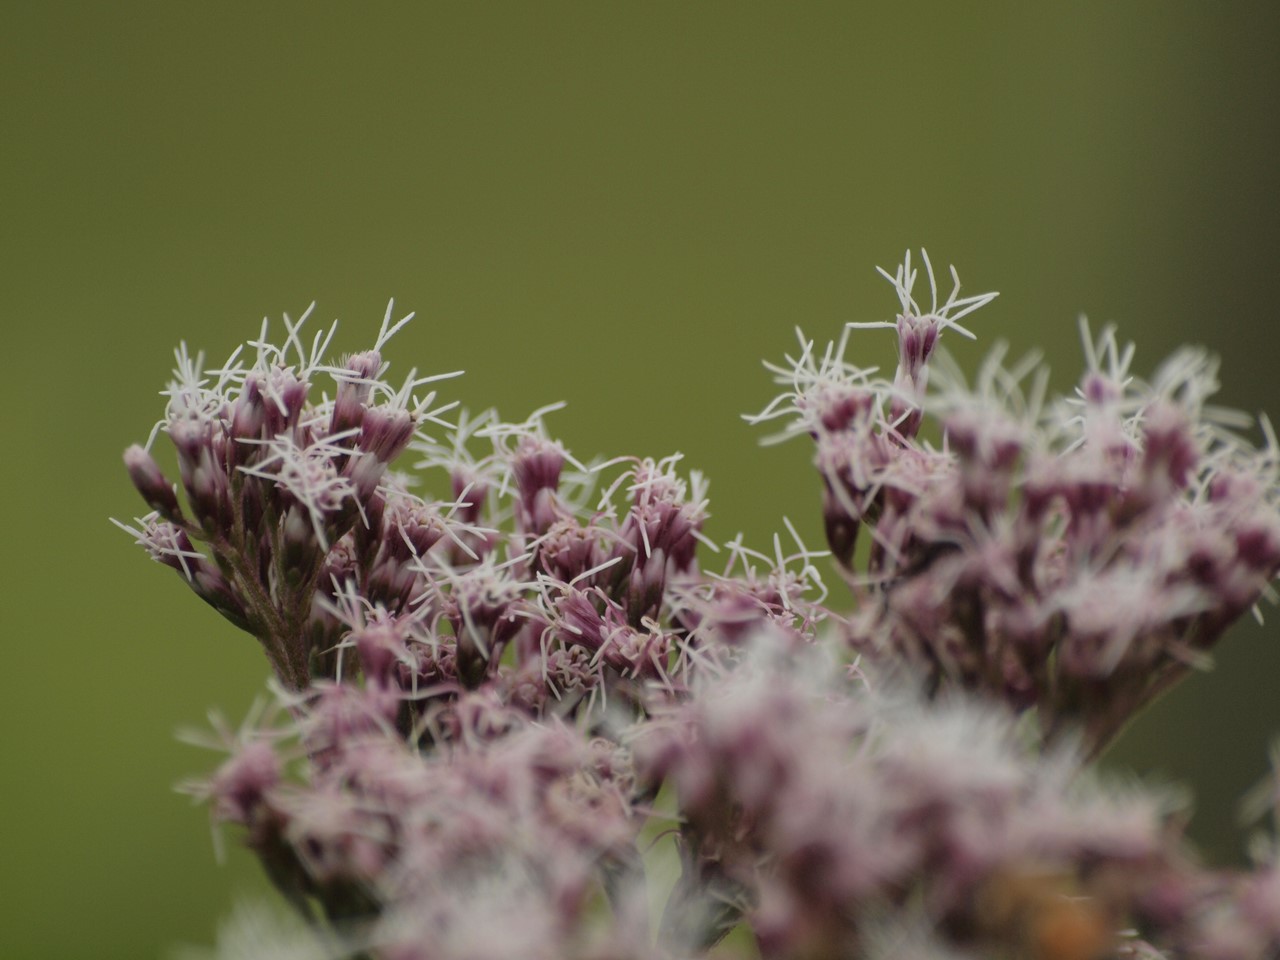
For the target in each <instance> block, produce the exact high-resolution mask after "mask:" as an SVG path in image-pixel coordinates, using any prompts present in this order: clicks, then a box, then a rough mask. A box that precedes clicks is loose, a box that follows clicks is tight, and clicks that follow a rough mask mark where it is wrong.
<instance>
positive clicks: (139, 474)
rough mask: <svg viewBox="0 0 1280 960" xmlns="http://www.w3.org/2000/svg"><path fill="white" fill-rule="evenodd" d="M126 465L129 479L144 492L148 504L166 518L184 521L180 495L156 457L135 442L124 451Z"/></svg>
mask: <svg viewBox="0 0 1280 960" xmlns="http://www.w3.org/2000/svg"><path fill="white" fill-rule="evenodd" d="M124 465H125V468H126V469H127V470H128V471H129V479H130V480H132V481H133V485H134V486H135V487H137V489H138V492H139V493H140V494H142V499H143V500H145V501H146V502H147V506H149V507H151V509H153V510H155V511H157V512H158V513H159V514H160V515H161V516H162V517H164V518H165V519H166V520H171V521H173V522H174V523H182V522H183V520H182V508H181V507H180V506H179V505H178V495H177V493H175V492H174V487H173V484H172V483H171V482H170V481H169V480H168V479H166V478H165V475H164V473H163V472H162V471H161V470H160V466H159V465H158V464H157V463H156V462H155V459H154V458H153V457H152V456H151V454H150V453H148V452H147V451H146V450H144V449H143V448H142V447H140V446H139V445H138V444H136V443H135V444H134V445H133V446H131V447H129V449H128V450H126V451H125V452H124Z"/></svg>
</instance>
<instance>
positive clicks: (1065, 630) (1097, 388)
mask: <svg viewBox="0 0 1280 960" xmlns="http://www.w3.org/2000/svg"><path fill="white" fill-rule="evenodd" d="M925 266H926V268H927V269H928V275H929V283H930V287H931V288H932V306H931V309H930V310H929V311H928V312H923V311H922V310H921V308H920V307H919V306H918V305H917V304H916V301H915V300H914V299H913V290H914V284H915V280H916V275H917V274H916V271H914V270H913V269H912V267H911V258H910V255H909V254H908V256H907V258H906V260H905V262H904V263H903V265H902V267H901V268H900V269H899V270H898V272H897V274H896V275H895V276H889V275H888V274H887V273H886V274H885V276H886V277H888V278H889V279H890V280H891V281H892V282H893V284H894V286H895V288H896V289H897V292H898V296H899V298H900V300H901V302H902V304H903V311H904V312H903V313H902V314H901V315H900V316H899V317H898V319H897V323H896V327H897V332H898V339H899V365H898V370H897V373H896V375H895V378H894V380H893V381H892V382H889V381H886V380H883V379H880V378H877V377H876V375H875V371H874V370H873V369H864V368H860V367H857V366H855V365H853V364H851V363H849V362H848V361H846V360H845V359H844V354H845V350H846V346H847V343H848V336H847V332H846V336H845V337H843V338H841V339H840V340H839V341H838V342H836V343H834V344H830V345H828V346H827V347H826V349H825V350H824V351H823V352H822V353H821V355H819V354H818V352H817V350H816V348H815V346H814V344H813V342H811V341H807V340H804V339H803V337H802V338H801V349H800V351H799V354H798V356H796V357H794V358H789V361H788V364H787V365H786V366H785V367H772V368H771V369H773V370H774V371H775V373H776V374H777V379H778V380H779V381H780V382H781V383H783V384H785V385H786V386H787V387H788V388H789V389H788V390H787V392H786V393H784V394H783V395H782V396H780V397H779V398H778V399H777V400H775V401H774V402H773V403H772V404H770V406H769V407H767V408H766V409H765V410H764V411H763V412H762V413H761V414H759V415H757V416H755V417H751V418H749V419H751V420H753V421H756V422H759V421H764V420H769V419H773V418H777V417H785V418H786V419H787V426H786V428H785V431H784V433H783V434H782V436H789V435H792V434H801V433H807V434H808V435H809V436H811V437H812V438H813V441H814V443H815V445H816V456H815V462H816V465H817V467H818V469H819V471H820V472H821V474H822V478H823V480H824V486H825V499H824V519H825V523H826V530H827V538H828V541H829V543H830V545H831V549H832V552H833V553H834V554H835V556H836V558H837V559H838V560H839V561H840V562H841V564H842V565H843V567H844V569H845V571H846V572H847V574H848V579H849V581H850V583H851V584H852V585H853V586H854V589H855V592H856V593H857V595H858V597H859V601H860V602H859V607H858V616H857V617H856V618H855V623H854V625H853V627H852V630H851V632H852V637H853V641H854V643H855V645H856V646H857V647H858V648H859V649H860V650H863V651H865V652H867V653H868V654H869V655H871V656H874V657H881V656H887V657H890V658H893V659H898V660H905V661H909V662H911V663H914V664H915V665H916V666H917V667H918V668H919V669H920V671H921V673H922V675H923V677H924V682H925V683H926V684H927V685H928V686H929V688H930V689H937V688H940V687H944V686H957V687H961V688H964V689H967V690H973V691H977V692H980V693H982V694H984V695H987V696H993V697H996V698H998V699H1001V700H1003V701H1005V702H1006V703H1008V704H1009V705H1010V706H1011V707H1013V708H1014V709H1015V710H1028V709H1034V710H1035V712H1036V714H1037V716H1038V719H1039V722H1040V725H1041V728H1042V730H1043V732H1044V735H1045V737H1046V739H1049V740H1052V739H1054V738H1055V737H1057V736H1059V735H1061V734H1063V733H1065V732H1068V731H1075V730H1077V729H1078V728H1081V727H1082V728H1083V730H1084V735H1085V737H1086V739H1087V741H1088V743H1089V747H1090V749H1091V750H1094V751H1097V750H1100V749H1101V748H1102V747H1104V746H1105V745H1106V744H1107V743H1108V742H1109V741H1110V740H1111V738H1112V737H1114V735H1115V734H1116V733H1117V732H1118V730H1119V729H1120V727H1121V726H1122V724H1123V723H1124V722H1125V720H1126V719H1127V718H1129V717H1131V716H1133V715H1134V713H1135V712H1136V711H1138V710H1139V709H1140V708H1141V707H1142V706H1143V705H1145V704H1146V703H1148V702H1150V700H1151V699H1153V698H1154V697H1156V696H1158V695H1159V694H1160V693H1161V692H1163V691H1164V690H1166V689H1168V687H1169V686H1170V685H1171V684H1172V683H1174V682H1176V681H1177V680H1180V679H1181V678H1182V677H1183V676H1185V675H1186V673H1187V672H1188V671H1189V670H1190V669H1192V668H1194V667H1196V666H1197V665H1203V664H1204V663H1205V662H1206V661H1207V656H1208V653H1209V651H1210V650H1211V649H1212V648H1213V646H1214V645H1215V644H1216V643H1217V642H1218V640H1219V639H1220V638H1221V637H1222V634H1223V632H1224V630H1225V629H1226V628H1227V627H1228V626H1229V625H1230V624H1231V623H1232V622H1233V621H1235V620H1236V619H1237V618H1238V617H1239V616H1240V615H1241V613H1243V612H1245V611H1247V610H1249V609H1250V608H1251V607H1253V606H1254V605H1255V604H1256V603H1257V602H1258V601H1259V599H1260V598H1262V597H1263V595H1264V594H1265V593H1266V592H1267V589H1268V584H1269V582H1270V581H1271V580H1272V578H1273V577H1274V576H1275V575H1276V572H1277V571H1278V570H1280V499H1278V494H1280V486H1278V485H1277V479H1278V478H1280V473H1278V469H1280V448H1278V447H1277V444H1276V440H1275V436H1274V434H1273V433H1272V432H1271V429H1270V425H1269V424H1268V422H1267V421H1266V420H1265V419H1264V420H1263V421H1262V428H1263V431H1264V437H1265V441H1266V443H1265V445H1264V446H1263V447H1262V448H1261V449H1255V448H1254V447H1252V446H1250V445H1249V444H1248V443H1247V442H1246V441H1245V440H1243V439H1242V438H1241V437H1239V436H1238V435H1237V434H1236V433H1234V432H1232V428H1238V427H1241V426H1247V425H1248V419H1247V418H1242V417H1241V416H1240V415H1239V414H1237V413H1235V412H1234V411H1228V410H1223V409H1220V408H1216V407H1213V406H1211V405H1209V403H1208V400H1209V398H1210V397H1211V396H1212V394H1213V393H1214V392H1215V391H1216V390H1217V388H1218V383H1217V364H1216V362H1215V361H1214V359H1213V358H1212V357H1210V356H1208V355H1207V354H1205V353H1204V352H1203V351H1200V350H1193V349H1186V350H1183V351H1181V352H1179V353H1178V354H1176V355H1174V356H1173V357H1172V358H1170V359H1169V360H1168V361H1167V362H1165V363H1164V364H1163V365H1162V366H1161V367H1160V368H1159V369H1158V370H1157V372H1156V374H1155V376H1154V377H1153V378H1152V380H1151V381H1150V382H1143V381H1141V380H1139V379H1138V378H1137V377H1135V376H1133V375H1132V374H1131V373H1130V366H1131V363H1132V359H1133V347H1132V345H1129V346H1125V347H1121V345H1120V343H1119V341H1118V340H1117V339H1116V334H1115V331H1114V330H1113V329H1111V328H1108V329H1106V330H1104V331H1103V333H1102V334H1101V336H1100V337H1098V338H1097V339H1096V340H1094V339H1091V338H1090V336H1089V332H1088V328H1087V325H1084V324H1083V323H1082V328H1083V332H1084V343H1085V352H1086V355H1087V360H1088V365H1087V368H1086V370H1085V373H1084V376H1083V377H1082V379H1081V381H1080V384H1079V387H1078V388H1077V389H1076V392H1075V395H1074V396H1072V397H1069V398H1063V399H1059V400H1056V401H1053V402H1048V401H1046V399H1045V382H1046V372H1045V371H1044V369H1043V368H1042V367H1040V366H1039V365H1038V363H1037V362H1036V358H1034V357H1033V358H1031V359H1030V361H1029V362H1023V363H1019V364H1014V365H1012V366H1005V365H1004V364H1003V362H1002V361H1003V358H1004V355H1003V351H999V350H998V351H997V352H995V353H993V354H992V355H991V356H990V357H989V358H988V359H987V361H986V362H985V363H984V364H983V366H982V368H981V370H980V371H979V374H978V377H977V380H976V384H975V385H974V386H973V387H968V386H966V385H965V384H964V382H963V380H962V378H961V377H960V375H959V373H958V372H956V371H954V370H947V369H945V368H944V369H941V370H939V371H937V372H936V374H937V375H936V376H935V378H934V379H935V382H937V381H941V384H940V386H939V387H938V388H937V389H935V390H933V391H931V392H926V391H925V390H924V388H923V384H924V383H925V380H926V378H925V373H926V372H927V367H925V364H927V362H928V360H929V357H930V354H931V352H932V350H933V349H934V347H935V345H936V344H937V342H938V340H939V338H940V337H941V335H942V333H943V332H944V331H945V330H947V329H948V328H955V329H957V331H961V330H963V328H960V327H958V326H957V325H956V320H957V319H958V318H959V317H961V316H964V315H965V314H967V313H969V312H971V311H972V310H974V309H977V308H978V307H980V306H982V305H983V304H985V303H987V302H989V301H990V300H991V299H992V297H994V296H995V295H994V294H985V295H982V296H978V297H967V298H960V297H959V280H958V279H956V280H955V288H954V290H953V292H952V294H951V296H950V297H949V298H948V300H947V301H946V302H945V303H944V304H942V305H941V306H939V305H938V294H937V285H936V280H935V278H934V275H933V270H932V267H931V266H930V264H929V261H928V259H927V257H926V258H925ZM952 275H953V277H954V269H953V271H952ZM857 326H876V324H851V325H850V327H851V328H852V327H857ZM965 332H967V331H965ZM926 426H927V427H931V428H933V435H934V436H935V437H936V438H937V439H938V444H936V445H935V444H931V443H928V442H925V441H924V440H922V439H921V430H922V427H926ZM864 529H865V530H866V531H867V536H868V537H869V539H870V540H871V543H870V544H869V547H868V548H867V549H866V551H865V556H859V555H857V554H856V550H855V548H856V545H857V543H858V540H859V536H860V532H861V531H862V530H864Z"/></svg>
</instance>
